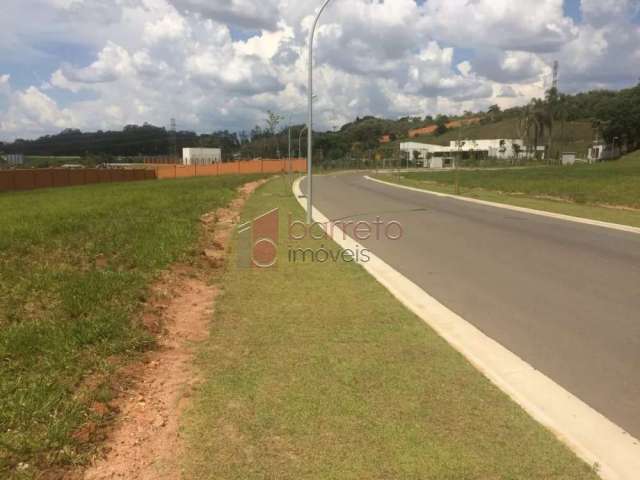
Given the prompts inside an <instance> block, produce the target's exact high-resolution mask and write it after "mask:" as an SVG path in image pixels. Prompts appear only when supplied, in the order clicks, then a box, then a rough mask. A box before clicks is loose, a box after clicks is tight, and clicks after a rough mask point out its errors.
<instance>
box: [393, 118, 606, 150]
mask: <svg viewBox="0 0 640 480" xmlns="http://www.w3.org/2000/svg"><path fill="white" fill-rule="evenodd" d="M594 135H595V131H594V129H593V126H592V124H591V122H588V121H575V122H566V123H565V125H564V128H562V126H561V125H558V126H557V127H556V129H555V131H554V135H553V142H554V147H553V150H554V152H552V154H555V152H558V151H559V152H576V153H578V155H579V156H581V157H584V156H586V154H587V149H588V148H589V147H590V146H591V144H592V142H593V139H594ZM518 136H519V135H518V119H517V118H508V119H505V120H501V121H498V122H495V123H484V124H476V125H469V126H466V127H463V128H461V129H452V130H449V131H447V132H446V133H444V134H443V135H439V136H438V135H422V136H420V137H416V138H414V139H412V140H411V141H414V142H419V143H431V144H434V145H449V143H450V142H451V141H455V140H457V139H458V138H463V139H470V140H483V139H493V138H518ZM402 141H408V140H402Z"/></svg>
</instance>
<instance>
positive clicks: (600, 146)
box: [587, 141, 622, 163]
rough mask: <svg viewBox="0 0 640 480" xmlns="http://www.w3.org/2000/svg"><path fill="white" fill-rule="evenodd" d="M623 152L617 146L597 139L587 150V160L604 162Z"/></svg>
mask: <svg viewBox="0 0 640 480" xmlns="http://www.w3.org/2000/svg"><path fill="white" fill-rule="evenodd" d="M621 153H622V152H621V149H620V148H618V147H617V146H614V145H612V144H605V143H602V142H600V141H595V142H593V146H592V147H591V148H590V149H589V151H588V152H587V160H588V161H589V162H590V163H595V162H604V161H606V160H611V159H614V158H616V157H619V156H620V154H621Z"/></svg>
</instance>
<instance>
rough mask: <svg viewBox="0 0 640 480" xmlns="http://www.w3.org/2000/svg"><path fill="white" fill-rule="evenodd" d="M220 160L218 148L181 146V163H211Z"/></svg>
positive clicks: (220, 154)
mask: <svg viewBox="0 0 640 480" xmlns="http://www.w3.org/2000/svg"><path fill="white" fill-rule="evenodd" d="M220 162H222V150H221V149H220V148H183V149H182V164H183V165H213V164H215V163H220Z"/></svg>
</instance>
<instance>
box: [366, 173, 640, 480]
mask: <svg viewBox="0 0 640 480" xmlns="http://www.w3.org/2000/svg"><path fill="white" fill-rule="evenodd" d="M364 178H366V179H367V180H369V181H371V182H376V183H380V184H382V185H387V186H390V187H395V188H402V189H404V190H410V191H412V192H418V193H424V194H427V195H435V196H437V197H443V198H453V199H455V200H460V201H462V202H469V203H475V204H477V205H484V206H487V207H496V208H502V209H505V210H512V211H515V212H521V213H528V214H531V215H538V216H541V217H548V218H555V219H556V220H565V221H568V222H574V223H582V224H585V225H592V226H596V227H603V228H611V229H613V230H620V231H623V232H628V233H636V234H639V235H640V228H637V227H631V226H629V225H621V224H619V223H610V222H601V221H599V220H591V219H588V218H581V217H574V216H571V215H563V214H561V213H553V212H545V211H544V210H535V209H533V208H525V207H516V206H515V205H508V204H505V203H496V202H489V201H487V200H478V199H476V198H469V197H462V196H458V195H451V194H448V193H440V192H434V191H432V190H424V189H422V188H416V187H408V186H406V185H400V184H398V183H393V182H385V181H384V180H380V179H378V178H373V177H370V176H368V175H364ZM638 478H640V474H639V475H638Z"/></svg>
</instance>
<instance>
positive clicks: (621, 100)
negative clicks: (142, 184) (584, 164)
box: [0, 84, 640, 161]
mask: <svg viewBox="0 0 640 480" xmlns="http://www.w3.org/2000/svg"><path fill="white" fill-rule="evenodd" d="M471 116H477V117H480V118H481V122H482V123H492V122H500V121H502V120H505V119H508V118H517V119H518V131H517V132H514V135H517V136H519V137H520V138H523V139H525V141H526V142H527V144H529V145H536V146H538V145H540V146H542V145H544V146H546V147H547V148H548V151H552V147H553V145H551V142H552V139H553V138H554V134H553V132H554V131H555V130H557V129H562V128H564V124H565V123H566V122H572V121H577V120H581V121H585V120H587V121H591V122H592V124H593V125H594V128H595V129H596V130H597V131H598V132H599V133H600V135H601V136H602V138H603V139H604V140H605V141H606V142H608V143H615V142H619V144H621V145H627V146H628V147H629V149H635V148H637V147H638V146H639V143H640V84H639V85H637V86H635V87H632V88H628V89H624V90H620V91H611V90H595V91H591V92H584V93H578V94H575V95H567V94H563V93H560V92H558V91H556V90H555V89H551V90H549V91H548V92H547V94H546V96H545V98H542V99H537V98H536V99H533V100H532V101H531V102H529V103H528V104H527V105H524V106H521V107H515V108H510V109H506V110H501V109H500V107H499V106H497V105H492V106H491V107H490V108H489V109H488V110H487V111H486V112H479V113H474V112H465V113H464V115H460V116H457V117H448V116H446V115H438V116H436V117H433V116H429V115H427V116H425V117H403V118H400V119H396V120H389V119H383V118H377V117H373V116H366V117H362V118H356V120H354V121H353V122H350V123H347V124H345V125H343V126H341V127H336V128H334V129H333V130H330V131H327V132H314V138H315V142H314V148H315V153H316V155H317V158H318V160H319V161H323V160H338V159H343V158H346V157H356V158H363V157H367V156H371V155H372V152H377V153H380V152H382V153H383V154H384V155H392V154H393V148H391V147H385V146H384V145H382V144H381V142H380V139H381V137H383V136H389V138H390V139H391V140H396V139H403V138H406V137H407V132H408V131H409V130H411V129H415V128H421V127H425V126H430V125H435V126H436V127H437V128H436V131H435V135H439V134H443V133H445V132H446V130H447V127H446V124H447V123H448V122H449V121H451V120H455V119H459V118H464V117H471ZM283 123H284V118H283V117H282V116H281V115H279V114H277V113H274V112H270V111H269V112H266V114H265V119H264V124H263V125H256V126H255V127H254V128H253V129H252V130H251V131H248V132H246V131H243V132H238V133H235V132H229V131H227V130H221V131H215V132H212V133H208V134H197V133H195V132H192V131H178V132H175V136H174V134H173V132H170V131H169V130H167V129H166V128H163V127H157V126H153V125H149V124H144V125H141V126H138V125H128V126H126V127H124V128H123V129H122V130H121V131H97V132H82V131H80V130H77V129H67V130H64V131H62V132H61V133H59V134H57V135H46V136H43V137H40V138H38V139H36V140H22V139H19V140H16V141H15V142H12V143H6V144H0V151H3V152H5V153H23V154H25V155H31V156H79V157H88V156H105V157H108V158H114V157H120V156H121V157H135V156H138V155H171V154H172V152H173V146H174V141H175V146H176V147H177V150H178V153H179V152H180V151H181V150H182V148H183V147H212V148H214V147H215V148H221V149H222V152H223V158H224V160H230V159H232V158H259V157H262V158H282V157H287V156H288V155H289V148H291V154H292V156H294V157H295V156H298V155H299V154H302V155H304V154H305V152H306V133H305V126H304V125H293V126H288V125H284V124H283ZM174 138H175V140H174Z"/></svg>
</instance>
